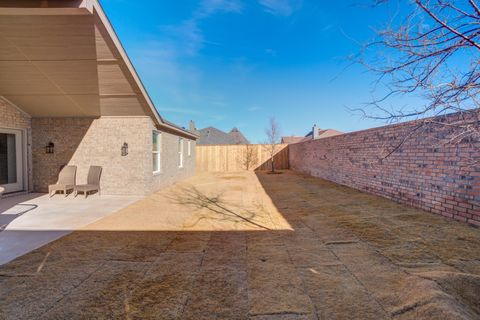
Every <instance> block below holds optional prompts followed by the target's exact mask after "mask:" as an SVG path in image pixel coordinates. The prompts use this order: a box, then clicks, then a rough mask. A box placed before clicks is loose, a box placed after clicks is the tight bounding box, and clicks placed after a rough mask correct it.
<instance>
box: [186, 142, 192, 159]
mask: <svg viewBox="0 0 480 320" xmlns="http://www.w3.org/2000/svg"><path fill="white" fill-rule="evenodd" d="M187 146H188V156H189V157H191V156H192V140H188V141H187Z"/></svg>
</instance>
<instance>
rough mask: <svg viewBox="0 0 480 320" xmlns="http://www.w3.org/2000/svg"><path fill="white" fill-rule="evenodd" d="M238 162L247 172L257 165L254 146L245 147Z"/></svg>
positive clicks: (247, 145)
mask: <svg viewBox="0 0 480 320" xmlns="http://www.w3.org/2000/svg"><path fill="white" fill-rule="evenodd" d="M239 162H240V164H241V165H242V167H243V168H244V169H245V170H247V171H248V170H250V169H251V168H253V167H254V166H255V165H256V164H257V163H258V157H257V152H256V150H255V146H254V145H252V144H246V145H245V149H244V150H243V152H242V153H241V155H240V159H239Z"/></svg>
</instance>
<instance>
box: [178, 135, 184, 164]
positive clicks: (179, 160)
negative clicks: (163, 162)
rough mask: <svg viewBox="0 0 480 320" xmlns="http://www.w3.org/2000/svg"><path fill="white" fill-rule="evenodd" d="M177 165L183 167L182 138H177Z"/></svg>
mask: <svg viewBox="0 0 480 320" xmlns="http://www.w3.org/2000/svg"><path fill="white" fill-rule="evenodd" d="M178 167H179V168H183V138H178Z"/></svg>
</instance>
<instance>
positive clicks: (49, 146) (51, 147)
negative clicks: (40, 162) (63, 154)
mask: <svg viewBox="0 0 480 320" xmlns="http://www.w3.org/2000/svg"><path fill="white" fill-rule="evenodd" d="M54 151H55V145H54V144H53V142H52V141H50V142H49V143H47V145H46V146H45V153H54Z"/></svg>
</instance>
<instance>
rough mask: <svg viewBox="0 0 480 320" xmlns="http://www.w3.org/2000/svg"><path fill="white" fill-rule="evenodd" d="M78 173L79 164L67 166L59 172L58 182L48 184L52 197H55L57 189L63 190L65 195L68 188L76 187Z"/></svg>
mask: <svg viewBox="0 0 480 320" xmlns="http://www.w3.org/2000/svg"><path fill="white" fill-rule="evenodd" d="M76 175H77V166H65V167H63V168H62V170H60V173H59V174H58V181H57V183H56V184H51V185H49V186H48V194H49V195H50V198H51V197H53V195H54V194H55V193H57V191H63V193H64V194H65V197H66V196H67V191H68V190H74V189H75V176H76Z"/></svg>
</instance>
